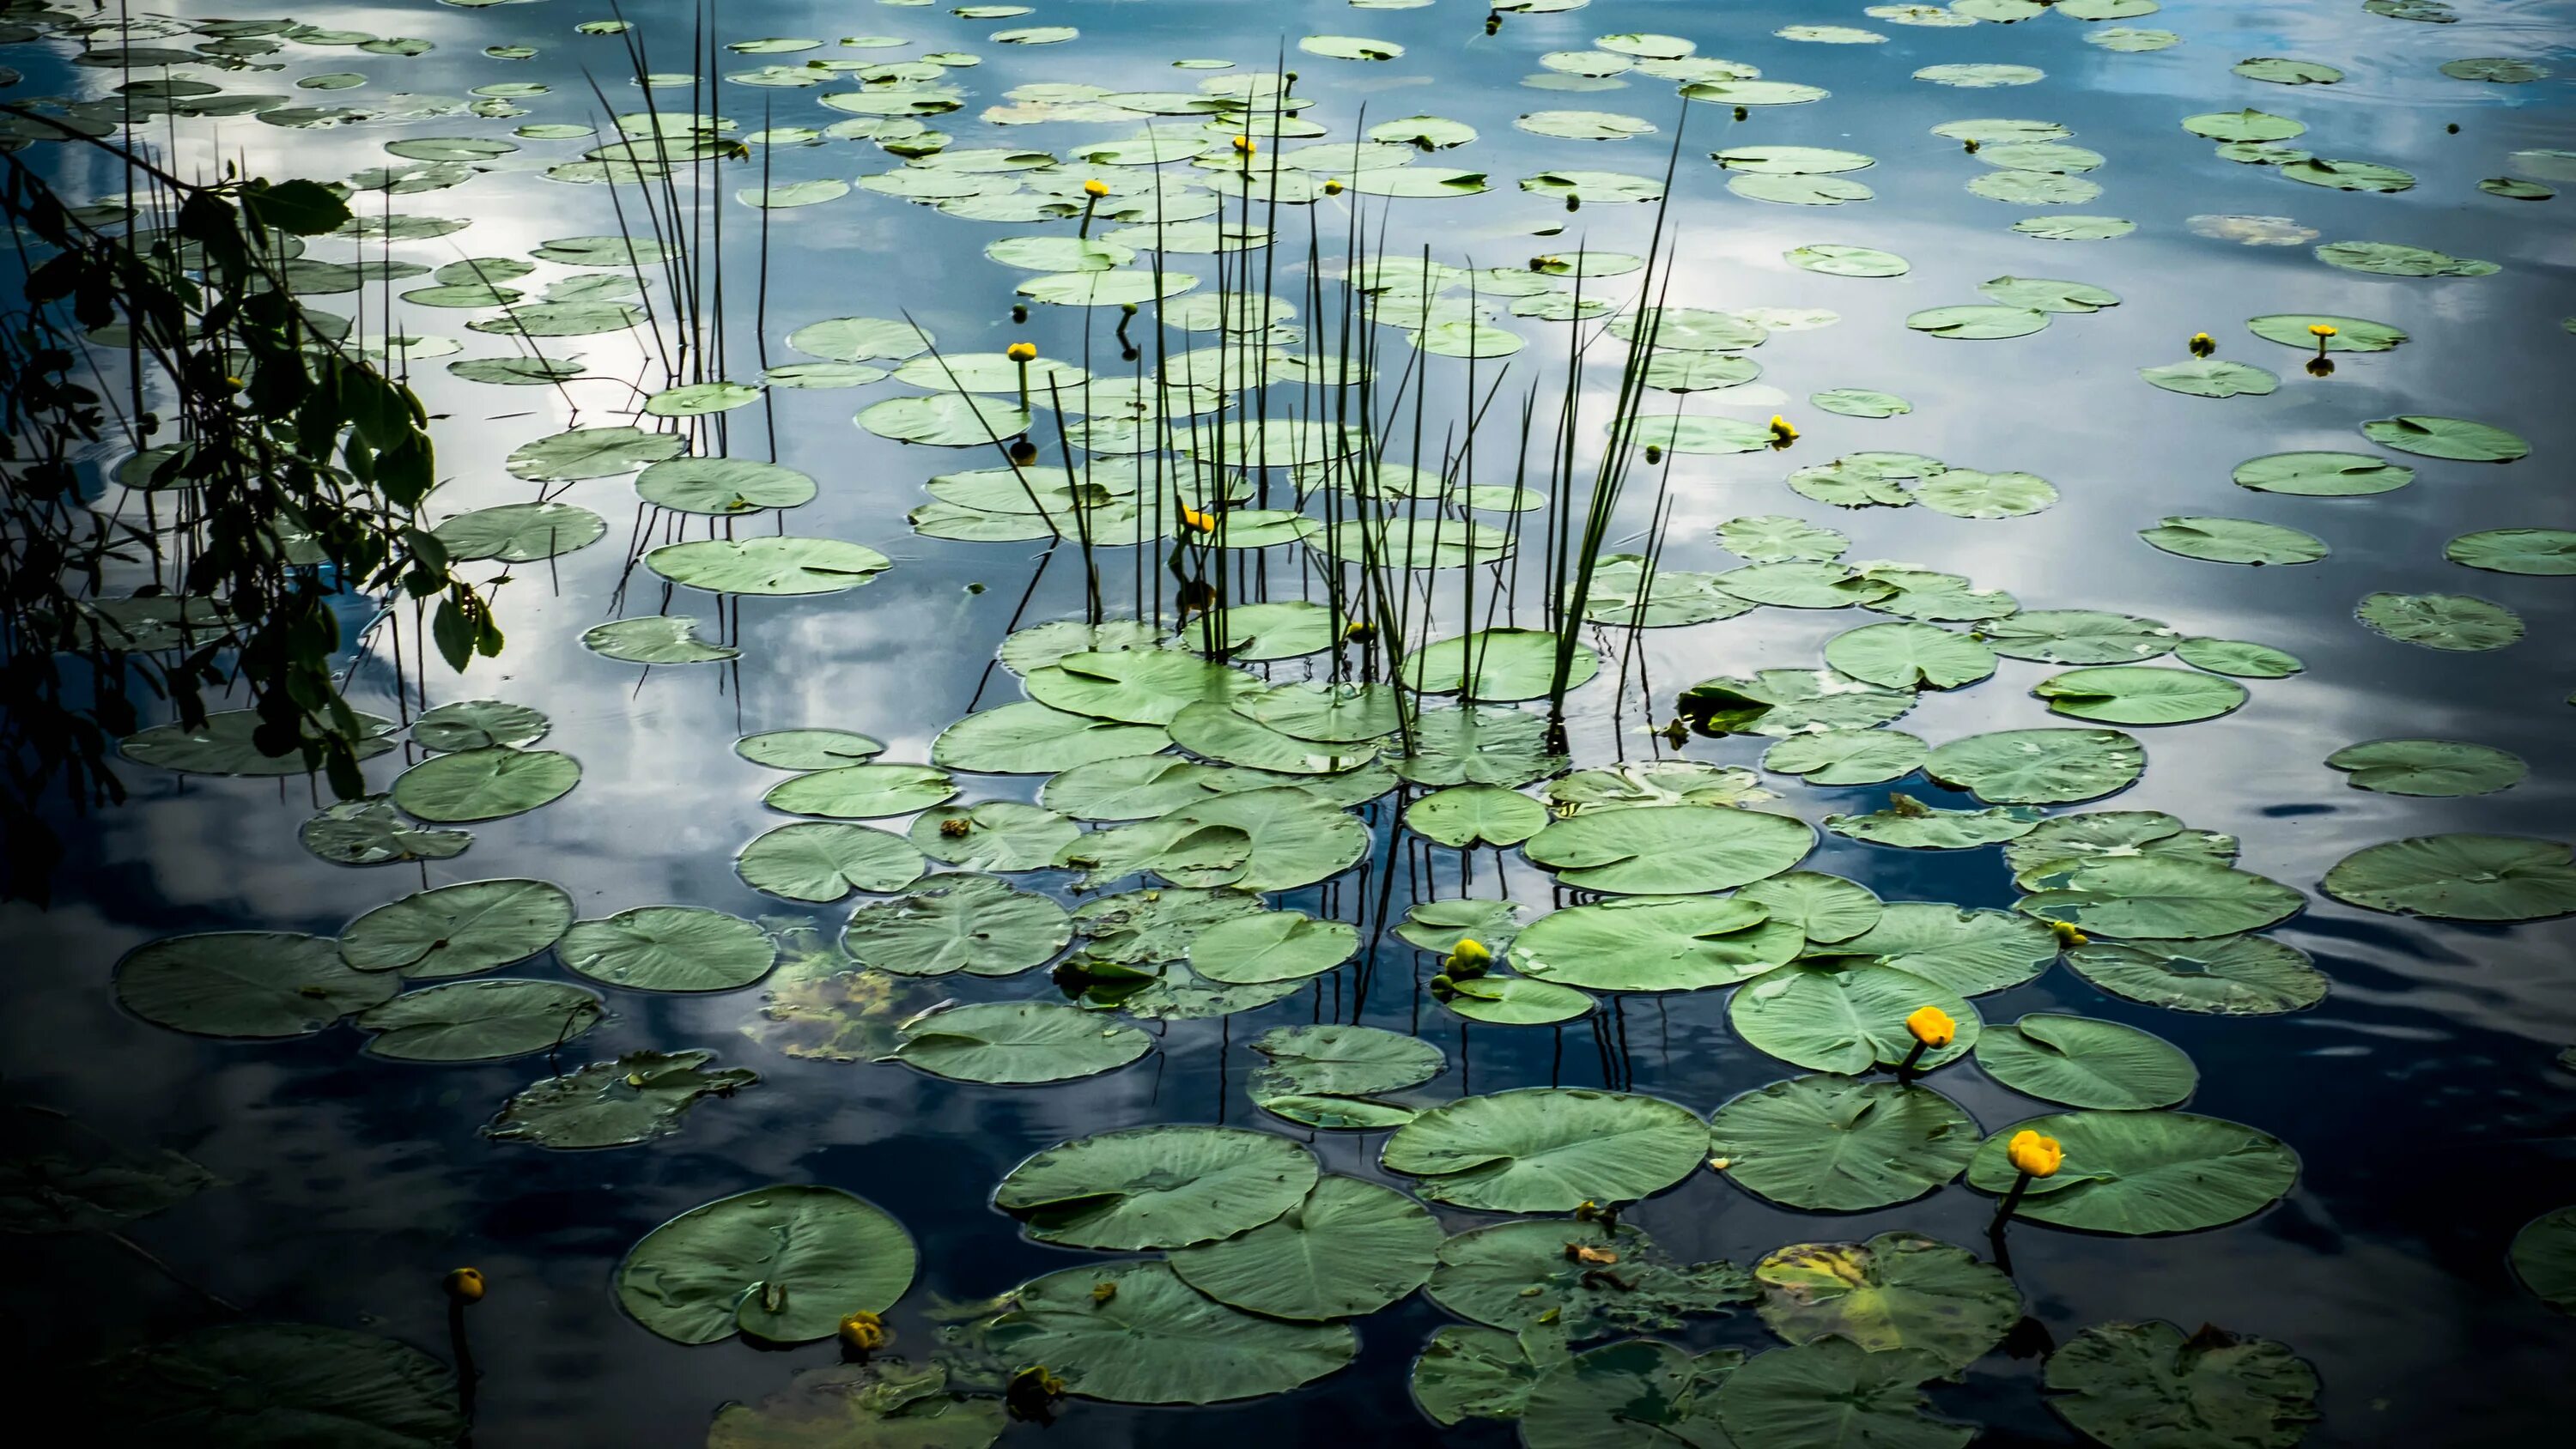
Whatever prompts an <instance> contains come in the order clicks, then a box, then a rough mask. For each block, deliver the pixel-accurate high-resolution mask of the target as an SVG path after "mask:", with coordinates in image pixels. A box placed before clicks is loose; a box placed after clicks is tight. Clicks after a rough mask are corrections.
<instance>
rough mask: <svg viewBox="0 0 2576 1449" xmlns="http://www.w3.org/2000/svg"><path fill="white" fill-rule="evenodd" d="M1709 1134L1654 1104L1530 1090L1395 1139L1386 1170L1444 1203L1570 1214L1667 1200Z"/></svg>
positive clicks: (1429, 1120) (1435, 1116) (1437, 1115)
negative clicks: (1665, 1193)
mask: <svg viewBox="0 0 2576 1449" xmlns="http://www.w3.org/2000/svg"><path fill="white" fill-rule="evenodd" d="M1707 1145H1708V1132H1707V1129H1706V1128H1705V1127H1704V1126H1702V1125H1701V1123H1700V1120H1699V1119H1698V1118H1697V1117H1695V1116H1693V1115H1692V1114H1691V1113H1690V1112H1688V1111H1686V1110H1684V1109H1683V1108H1680V1107H1676V1106H1674V1105H1673V1104H1672V1103H1670V1102H1665V1101H1661V1100H1658V1099H1656V1098H1653V1097H1642V1096H1633V1095H1628V1094H1623V1093H1614V1092H1595V1091H1588V1090H1582V1089H1576V1088H1558V1087H1527V1088H1522V1089H1519V1090H1516V1091H1508V1092H1497V1093H1494V1094H1492V1095H1490V1096H1482V1097H1466V1098H1462V1099H1460V1100H1458V1101H1455V1102H1451V1103H1449V1104H1447V1105H1446V1106H1442V1107H1436V1108H1434V1109H1432V1110H1431V1111H1428V1112H1425V1113H1423V1114H1422V1115H1421V1116H1419V1117H1416V1118H1414V1119H1413V1120H1412V1121H1411V1122H1409V1123H1407V1124H1405V1125H1404V1126H1402V1127H1399V1128H1397V1129H1396V1131H1395V1134H1394V1135H1393V1136H1391V1137H1389V1138H1388V1139H1387V1143H1386V1148H1385V1150H1384V1152H1383V1153H1382V1154H1381V1159H1380V1160H1381V1161H1382V1162H1383V1163H1384V1164H1385V1166H1386V1168H1387V1170H1388V1171H1390V1172H1399V1173H1403V1174H1405V1175H1407V1176H1409V1177H1413V1178H1415V1179H1417V1180H1418V1188H1417V1190H1418V1191H1419V1192H1420V1193H1421V1194H1422V1195H1423V1196H1425V1197H1428V1198H1431V1199H1432V1200H1434V1201H1436V1202H1446V1203H1454V1204H1456V1205H1457V1206H1459V1207H1464V1208H1476V1209H1480V1210H1483V1211H1486V1212H1519V1213H1540V1212H1572V1211H1573V1210H1574V1209H1575V1208H1576V1207H1578V1206H1580V1205H1581V1204H1583V1203H1584V1202H1587V1201H1597V1202H1628V1201H1633V1200H1635V1199H1638V1198H1642V1197H1648V1196H1651V1195H1653V1194H1655V1193H1658V1192H1661V1191H1662V1190H1664V1189H1665V1188H1667V1187H1670V1186H1672V1185H1673V1184H1674V1183H1676V1182H1679V1181H1681V1180H1682V1179H1683V1178H1684V1177H1686V1176H1688V1175H1689V1174H1690V1172H1691V1170H1692V1169H1693V1168H1695V1167H1697V1166H1698V1165H1699V1160H1700V1154H1701V1152H1702V1151H1703V1150H1704V1149H1705V1148H1706V1147H1707Z"/></svg>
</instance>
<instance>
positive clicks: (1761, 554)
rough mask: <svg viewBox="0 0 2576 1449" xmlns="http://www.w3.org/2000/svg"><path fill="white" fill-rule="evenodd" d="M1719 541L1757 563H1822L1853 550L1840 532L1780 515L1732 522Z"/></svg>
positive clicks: (1720, 531) (1723, 527) (1725, 525)
mask: <svg viewBox="0 0 2576 1449" xmlns="http://www.w3.org/2000/svg"><path fill="white" fill-rule="evenodd" d="M1717 541H1718V542H1719V543H1720V544H1721V545H1723V546H1724V547H1725V549H1726V551H1727V552H1729V553H1732V554H1735V555H1737V556H1739V557H1742V558H1746V559H1750V560H1752V561H1753V562H1755V563H1788V562H1791V561H1793V560H1804V561H1806V562H1810V563H1822V562H1825V561H1828V560H1831V559H1836V558H1840V557H1841V556H1842V555H1843V553H1844V552H1845V551H1846V550H1848V549H1850V547H1851V540H1850V539H1849V538H1848V537H1845V536H1844V535H1843V534H1842V533H1840V532H1839V531H1837V530H1834V529H1830V528H1825V527H1821V526H1819V525H1817V524H1813V523H1809V522H1807V521H1806V520H1805V519H1803V518H1790V517H1788V516H1786V515H1783V514H1776V513H1775V514H1764V515H1761V516H1758V517H1749V518H1730V519H1728V520H1727V521H1726V522H1724V523H1721V524H1719V525H1718V526H1717ZM1837 667H1839V666H1837ZM1843 672H1844V673H1845V674H1850V673H1851V671H1850V670H1848V669H1846V670H1844V671H1843ZM1854 677H1855V678H1858V677H1859V676H1856V675H1855V676H1854Z"/></svg>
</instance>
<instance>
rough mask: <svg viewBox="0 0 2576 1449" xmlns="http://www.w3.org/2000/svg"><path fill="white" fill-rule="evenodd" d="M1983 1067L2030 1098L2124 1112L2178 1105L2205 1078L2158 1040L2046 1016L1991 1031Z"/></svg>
mask: <svg viewBox="0 0 2576 1449" xmlns="http://www.w3.org/2000/svg"><path fill="white" fill-rule="evenodd" d="M1977 1065H1978V1066H1979V1067H1981V1068H1983V1069H1984V1070H1985V1073H1986V1075H1987V1076H1990V1077H1992V1078H1994V1079H1995V1080H1996V1081H1998V1082H2001V1083H2003V1084H2004V1085H2005V1086H2007V1087H2010V1088H2012V1089H2013V1090H2014V1091H2016V1092H2020V1093H2021V1094H2023V1095H2024V1096H2030V1097H2037V1098H2039V1099H2040V1100H2042V1101H2047V1102H2062V1103H2064V1104H2066V1105H2067V1106H2070V1107H2093V1108H2103V1109H2108V1110H2111V1111H2120V1112H2135V1111H2142V1110H2145V1109H2148V1108H2152V1107H2171V1106H2174V1105H2176V1104H2178V1103H2180V1102H2181V1101H2182V1100H2183V1099H2184V1098H2186V1097H2189V1096H2190V1095H2191V1093H2192V1089H2193V1088H2194V1087H2195V1086H2197V1085H2198V1084H2199V1080H2200V1073H2199V1071H2198V1069H2196V1068H2195V1067H2193V1066H2192V1063H2191V1058H2190V1057H2189V1056H2186V1055H2184V1053H2183V1051H2182V1049H2181V1048H2180V1047H2177V1046H2175V1045H2174V1044H2173V1043H2171V1042H2169V1041H2166V1040H2165V1039H2164V1038H2162V1037H2160V1036H2155V1035H2153V1034H2151V1033H2148V1032H2143V1031H2140V1030H2138V1029H2137V1028H2136V1027H2133V1026H2122V1025H2121V1024H2119V1023H2118V1022H2115V1021H2096V1020H2093V1019H2092V1018H2090V1017H2082V1016H2058V1015H2053V1014H2049V1013H2045V1012H2032V1013H2031V1014H2030V1015H2028V1016H2025V1017H2023V1018H2022V1019H2021V1020H2019V1021H2016V1022H2012V1023H2010V1024H2008V1025H2004V1026H1992V1027H1988V1028H1987V1029H1986V1033H1985V1035H1984V1036H1982V1037H1979V1038H1978V1039H1977Z"/></svg>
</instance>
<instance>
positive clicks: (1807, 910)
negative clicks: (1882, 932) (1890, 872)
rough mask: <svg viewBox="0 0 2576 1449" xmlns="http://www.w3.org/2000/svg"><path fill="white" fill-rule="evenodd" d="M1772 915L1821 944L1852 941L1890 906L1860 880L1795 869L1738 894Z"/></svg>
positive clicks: (1874, 922)
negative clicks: (1886, 905)
mask: <svg viewBox="0 0 2576 1449" xmlns="http://www.w3.org/2000/svg"><path fill="white" fill-rule="evenodd" d="M1736 898H1737V899H1739V900H1747V901H1751V902H1753V903H1754V904H1756V905H1759V906H1761V907H1762V908H1764V909H1765V910H1768V911H1769V912H1770V913H1771V919H1773V920H1775V921H1779V922H1782V923H1784V924H1787V925H1792V926H1795V927H1797V928H1798V929H1799V930H1800V931H1801V932H1803V933H1804V934H1805V936H1806V938H1807V939H1808V940H1809V941H1811V942H1815V943H1817V944H1819V945H1824V944H1831V943H1834V942H1838V941H1848V940H1850V939H1851V938H1853V937H1854V936H1857V935H1859V934H1861V933H1862V932H1864V931H1866V930H1868V929H1869V928H1870V927H1872V926H1874V925H1877V924H1878V920H1879V917H1880V916H1881V915H1883V914H1885V911H1886V907H1885V905H1884V904H1883V903H1882V902H1881V901H1880V900H1879V898H1878V896H1877V894H1876V893H1875V892H1873V891H1871V890H1870V888H1869V887H1867V886H1865V885H1862V884H1861V883H1860V882H1858V881H1853V880H1845V879H1843V878H1842V877H1841V876H1838V875H1823V874H1820V873H1818V872H1816V871H1811V870H1793V871H1788V872H1786V873H1784V874H1781V875H1775V876H1770V877H1767V878H1765V879H1763V880H1757V881H1755V882H1754V883H1753V884H1751V885H1749V886H1746V887H1745V888H1744V889H1742V890H1740V891H1737V892H1736Z"/></svg>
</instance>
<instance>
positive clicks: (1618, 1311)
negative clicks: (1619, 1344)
mask: <svg viewBox="0 0 2576 1449" xmlns="http://www.w3.org/2000/svg"><path fill="white" fill-rule="evenodd" d="M1569 1245H1571V1246H1572V1247H1573V1248H1574V1249H1576V1250H1578V1251H1568V1248H1569ZM1584 1248H1590V1249H1592V1250H1593V1252H1592V1254H1591V1256H1590V1260H1589V1261H1587V1260H1586V1257H1585V1255H1584V1254H1583V1253H1581V1252H1580V1251H1579V1250H1580V1249H1584ZM1605 1258H1606V1259H1608V1260H1611V1261H1607V1262H1605V1261H1604V1260H1605ZM1613 1262H1615V1266H1613V1265H1612V1264H1613ZM1605 1267H1606V1268H1609V1270H1610V1273H1611V1274H1612V1275H1613V1276H1615V1277H1617V1278H1618V1279H1619V1282H1618V1283H1616V1284H1612V1283H1607V1282H1604V1281H1602V1277H1603V1275H1602V1272H1601V1270H1602V1269H1603V1268H1605ZM1426 1291H1427V1293H1428V1295H1429V1296H1430V1298H1431V1301H1433V1302H1434V1303H1437V1304H1439V1305H1440V1306H1441V1307H1443V1308H1445V1309H1447V1310H1449V1311H1450V1312H1452V1313H1455V1314H1458V1315H1459V1316H1461V1317H1464V1318H1471V1319H1474V1320H1475V1321H1477V1322H1479V1323H1483V1324H1487V1325H1489V1326H1492V1327H1495V1328H1500V1329H1504V1330H1506V1331H1510V1332H1517V1333H1521V1334H1523V1335H1525V1338H1524V1341H1525V1342H1528V1343H1530V1344H1531V1345H1532V1346H1533V1347H1534V1348H1541V1349H1542V1350H1543V1349H1544V1346H1545V1345H1547V1344H1558V1345H1561V1344H1563V1343H1566V1342H1573V1343H1581V1342H1583V1341H1585V1340H1587V1339H1594V1338H1600V1337H1602V1336H1604V1335H1606V1334H1612V1333H1655V1332H1664V1331H1671V1330H1675V1329H1679V1328H1681V1327H1682V1326H1683V1320H1684V1319H1685V1318H1691V1317H1706V1316H1714V1315H1721V1314H1725V1313H1728V1312H1730V1311H1732V1309H1733V1308H1734V1306H1735V1305H1737V1304H1741V1303H1749V1302H1751V1301H1752V1300H1753V1298H1754V1290H1753V1282H1752V1280H1751V1279H1750V1278H1748V1277H1747V1276H1746V1275H1745V1273H1744V1270H1743V1269H1741V1268H1738V1267H1736V1266H1735V1265H1734V1264H1732V1263H1725V1262H1712V1263H1689V1264H1683V1263H1675V1262H1673V1261H1672V1260H1671V1259H1670V1258H1669V1257H1667V1256H1666V1255H1665V1254H1663V1253H1662V1252H1661V1251H1660V1250H1658V1249H1657V1248H1656V1246H1655V1244H1654V1241H1653V1240H1652V1239H1651V1238H1649V1237H1647V1235H1646V1234H1645V1233H1644V1232H1643V1231H1641V1230H1639V1229H1637V1228H1634V1227H1630V1226H1627V1225H1624V1224H1622V1225H1619V1226H1616V1227H1612V1226H1608V1225H1605V1224H1602V1223H1599V1222H1581V1221H1572V1222H1569V1221H1565V1220H1562V1219H1558V1220H1554V1221H1543V1222H1514V1223H1499V1224H1496V1225H1494V1226H1492V1227H1486V1228H1476V1229H1473V1230H1471V1231H1468V1232H1463V1233H1460V1234H1458V1235H1457V1236H1455V1237H1452V1238H1451V1239H1449V1241H1447V1242H1445V1243H1443V1244H1441V1245H1440V1266H1439V1267H1437V1268H1435V1269H1434V1270H1432V1274H1431V1282H1430V1283H1429V1284H1428V1285H1427V1288H1426ZM1558 1351H1559V1352H1561V1351H1562V1350H1561V1348H1560V1349H1559V1350H1558Z"/></svg>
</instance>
